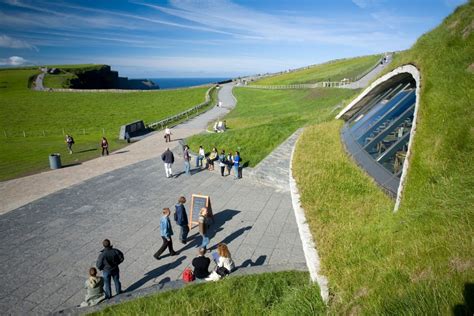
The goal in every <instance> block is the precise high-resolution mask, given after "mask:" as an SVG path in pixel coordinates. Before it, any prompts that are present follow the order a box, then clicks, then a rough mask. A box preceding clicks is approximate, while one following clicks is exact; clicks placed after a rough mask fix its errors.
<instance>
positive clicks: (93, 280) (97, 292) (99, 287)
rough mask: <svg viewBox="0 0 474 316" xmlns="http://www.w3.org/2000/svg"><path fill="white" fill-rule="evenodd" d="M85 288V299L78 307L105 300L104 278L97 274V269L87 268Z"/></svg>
mask: <svg viewBox="0 0 474 316" xmlns="http://www.w3.org/2000/svg"><path fill="white" fill-rule="evenodd" d="M84 285H85V288H86V289H87V292H86V298H85V301H84V302H82V303H81V305H79V306H80V307H85V306H93V305H97V304H99V303H100V302H102V301H103V300H105V293H104V278H102V277H101V276H97V269H96V268H90V269H89V278H88V279H87V281H86V283H85V284H84Z"/></svg>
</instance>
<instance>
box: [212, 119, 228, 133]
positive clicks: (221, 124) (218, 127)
mask: <svg viewBox="0 0 474 316" xmlns="http://www.w3.org/2000/svg"><path fill="white" fill-rule="evenodd" d="M213 129H214V132H215V133H223V132H225V130H226V129H227V124H226V121H217V122H215V123H214V127H213Z"/></svg>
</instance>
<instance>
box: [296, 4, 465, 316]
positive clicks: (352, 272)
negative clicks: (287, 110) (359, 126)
mask: <svg viewBox="0 0 474 316" xmlns="http://www.w3.org/2000/svg"><path fill="white" fill-rule="evenodd" d="M473 20H474V2H472V1H471V2H470V3H468V4H466V5H464V6H462V7H460V8H458V9H457V10H456V12H455V13H454V14H453V15H451V16H450V17H448V18H447V19H446V20H445V21H444V22H443V23H442V25H440V26H439V27H438V28H436V29H435V30H433V31H432V32H430V33H427V34H425V35H423V36H422V37H421V38H420V39H419V40H418V41H417V43H416V44H415V45H414V46H413V47H412V48H411V49H410V50H408V51H406V52H403V53H401V54H399V55H398V56H397V57H396V59H395V60H394V63H393V65H392V66H391V67H392V68H395V67H397V66H400V65H403V64H407V63H412V64H414V65H416V66H417V67H418V69H419V70H420V72H421V78H422V88H421V99H420V111H419V114H418V118H417V119H418V125H417V133H416V137H415V141H414V147H413V156H412V160H411V162H410V169H409V173H408V178H407V184H406V188H405V192H404V196H403V201H402V204H401V209H400V210H399V211H398V213H396V214H393V213H392V212H391V209H392V208H393V201H391V200H389V199H388V198H387V197H385V196H384V195H383V194H382V193H381V192H380V190H379V189H378V188H377V187H376V185H375V184H374V183H373V181H372V180H371V179H370V178H368V176H366V175H365V174H364V173H363V172H362V171H360V170H359V168H358V167H356V165H355V163H353V162H352V161H351V160H350V159H349V158H348V157H347V155H346V154H345V153H344V151H343V149H342V145H341V143H340V136H339V129H340V126H341V125H342V122H330V123H327V124H323V125H318V126H314V127H312V128H311V129H308V130H307V131H306V132H305V133H304V135H303V137H302V138H301V140H300V142H299V143H298V146H297V151H296V155H295V163H294V168H295V175H296V177H297V182H298V186H299V188H300V190H301V193H302V203H303V206H304V208H305V210H306V212H307V216H308V218H309V222H310V226H311V229H312V232H313V235H314V236H315V239H316V240H317V242H318V249H319V251H320V253H321V257H322V261H323V269H324V271H323V272H324V273H325V274H326V275H327V276H328V278H329V280H330V288H331V290H332V291H333V299H332V302H331V305H330V309H331V310H332V311H333V312H335V313H359V312H362V313H364V314H425V315H426V314H449V313H452V312H454V311H458V312H459V311H461V312H462V311H466V304H468V303H467V301H469V300H470V303H469V304H472V296H471V297H470V298H469V297H468V296H469V295H472V286H473V283H474V260H473V259H472V250H473V249H474V243H473V238H472V236H473V235H474V234H473V233H474V229H473V225H472V223H473V222H474V193H473V188H474V161H473V157H474V129H473V128H472V127H473V126H474V114H473V113H474V112H473V103H472V100H474V89H473V87H474V74H473V68H474V66H473V62H474V60H473V56H474V40H473V39H474V35H473V34H472V33H473V31H474V27H473V24H472V23H473V22H472V21H473ZM389 70H390V69H389ZM389 70H388V71H389ZM329 153H330V154H329ZM310 154H312V155H313V164H312V167H311V168H309V167H308V166H307V165H305V164H304V163H303V162H305V161H306V159H307V158H306V157H307V156H308V155H310ZM469 291H471V292H469ZM469 293H470V294H469ZM471 307H472V305H471ZM471 313H472V311H471Z"/></svg>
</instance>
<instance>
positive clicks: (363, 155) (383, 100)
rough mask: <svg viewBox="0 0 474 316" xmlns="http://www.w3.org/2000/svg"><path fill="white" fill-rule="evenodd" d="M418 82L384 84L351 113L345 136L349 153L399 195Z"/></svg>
mask: <svg viewBox="0 0 474 316" xmlns="http://www.w3.org/2000/svg"><path fill="white" fill-rule="evenodd" d="M415 87H416V83H415V80H414V79H413V78H412V77H408V76H405V75H403V76H400V77H398V78H392V79H391V81H388V82H384V83H382V84H381V85H380V86H378V87H377V88H375V89H373V91H372V92H371V93H369V94H367V95H366V96H365V97H364V98H363V99H362V100H361V101H360V102H359V103H357V104H356V105H354V106H353V107H352V108H351V109H350V111H348V112H347V113H346V114H345V116H344V118H345V119H346V124H345V126H344V128H343V132H342V136H343V140H344V142H345V144H346V148H347V150H348V151H349V152H350V153H351V155H352V156H353V157H354V159H355V160H356V161H357V162H358V164H359V165H361V166H362V167H363V168H364V169H365V170H366V171H367V172H368V173H369V174H370V175H371V176H373V177H374V178H375V180H376V181H377V182H379V184H380V185H382V186H383V187H385V188H386V189H387V190H388V191H389V192H390V193H392V194H393V195H395V194H396V191H397V188H398V184H399V182H400V176H401V173H402V167H403V162H404V161H405V158H406V156H407V150H408V142H409V140H410V134H411V129H412V125H413V120H414V113H415V102H416V91H415V90H416V89H415Z"/></svg>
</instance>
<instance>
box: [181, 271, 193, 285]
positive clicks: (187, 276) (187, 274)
mask: <svg viewBox="0 0 474 316" xmlns="http://www.w3.org/2000/svg"><path fill="white" fill-rule="evenodd" d="M183 281H184V283H189V282H192V281H194V273H193V271H192V270H191V269H190V268H186V269H184V272H183Z"/></svg>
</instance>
